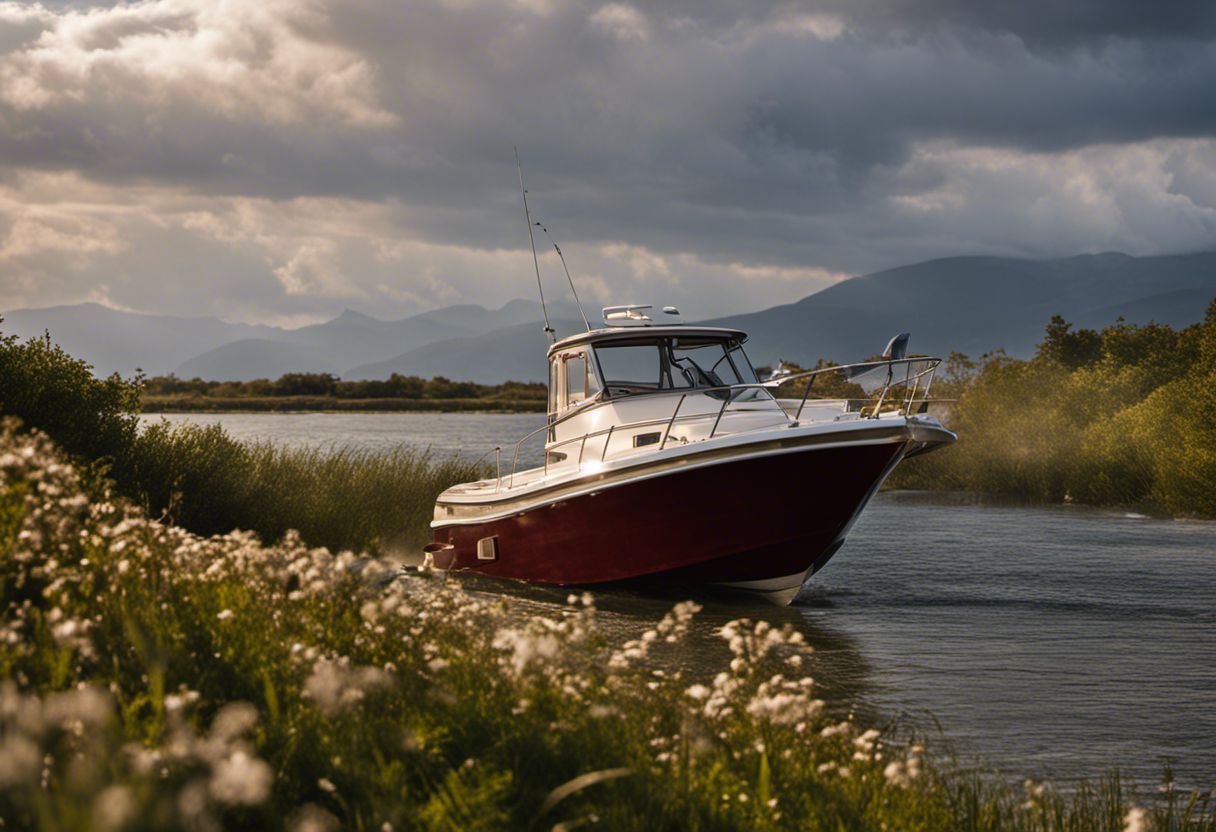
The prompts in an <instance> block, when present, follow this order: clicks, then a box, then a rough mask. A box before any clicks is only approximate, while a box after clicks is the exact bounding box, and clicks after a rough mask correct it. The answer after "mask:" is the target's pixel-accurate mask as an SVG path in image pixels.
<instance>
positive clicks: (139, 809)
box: [0, 423, 1216, 832]
mask: <svg viewBox="0 0 1216 832" xmlns="http://www.w3.org/2000/svg"><path fill="white" fill-rule="evenodd" d="M13 428H14V425H13V424H12V423H9V424H6V425H4V426H3V429H2V430H0V636H2V637H0V675H2V676H3V678H4V679H5V680H7V681H5V682H3V683H0V745H2V748H0V751H2V753H0V819H2V820H3V822H4V825H5V826H6V827H11V828H36V829H47V830H50V829H63V828H74V829H93V828H96V829H177V828H180V829H198V828H215V825H216V824H221V825H222V826H223V827H225V828H234V829H241V828H248V829H276V828H283V827H285V826H291V827H293V828H304V827H303V825H302V824H305V823H308V824H311V825H310V826H308V828H311V829H334V828H337V827H338V826H339V825H341V827H342V828H348V829H377V830H380V829H437V830H468V829H487V830H488V829H505V828H511V829H559V828H560V829H571V828H575V827H576V826H581V825H587V824H591V823H597V822H598V824H599V825H600V827H601V828H605V829H648V830H654V829H659V830H661V829H673V830H674V829H702V830H716V829H722V830H725V829H799V830H832V831H833V832H836V830H842V829H874V830H877V829H899V830H940V829H974V830H986V829H1025V830H1078V832H1082V831H1083V830H1112V831H1113V832H1118V830H1121V829H1123V828H1124V825H1125V823H1128V828H1135V829H1143V828H1145V826H1143V825H1135V826H1133V825H1132V824H1138V823H1140V822H1141V821H1142V820H1145V819H1147V814H1143V813H1139V810H1132V809H1131V807H1130V806H1129V800H1130V798H1131V796H1130V795H1129V794H1127V793H1126V792H1124V791H1122V790H1121V789H1120V786H1119V783H1118V780H1117V778H1112V779H1108V780H1106V781H1104V782H1103V783H1102V784H1101V785H1100V786H1099V787H1098V788H1097V789H1091V788H1088V787H1084V788H1082V789H1081V790H1080V791H1079V792H1077V793H1076V794H1073V795H1069V796H1061V795H1060V794H1057V793H1056V792H1054V791H1052V790H1051V789H1050V788H1043V787H1039V786H1033V787H1027V789H1023V788H1021V787H1020V786H1019V787H1012V786H1004V785H1001V784H999V783H991V782H981V781H979V780H977V779H976V778H974V777H973V776H969V775H967V774H963V773H957V772H954V771H953V770H952V769H950V768H949V767H939V766H938V765H936V764H935V763H934V761H933V757H932V756H931V755H930V756H928V757H926V755H925V753H924V752H923V750H922V749H921V748H920V747H919V746H916V745H914V744H913V743H912V742H911V741H909V740H907V739H900V738H898V737H895V736H888V735H884V734H882V733H880V732H879V731H877V730H872V729H866V728H865V726H858V725H856V724H854V723H852V722H844V723H838V722H836V721H835V720H834V719H832V718H830V717H829V715H828V714H827V713H826V712H825V711H824V709H823V708H822V706H821V704H820V703H819V702H818V701H817V700H816V699H815V685H814V683H813V682H811V681H810V680H809V679H803V678H801V677H802V676H803V673H804V667H805V662H806V660H807V659H808V658H810V657H809V655H808V652H809V651H808V649H807V648H806V647H805V646H804V645H802V644H801V641H800V639H799V637H798V636H797V634H796V633H793V632H791V631H779V630H774V629H773V628H771V627H769V626H768V625H766V624H764V623H753V622H749V621H740V622H735V623H733V624H730V625H728V626H727V627H725V628H724V629H723V632H722V636H723V638H724V640H725V642H726V644H727V645H728V646H729V650H730V656H731V659H730V663H729V665H728V666H723V667H722V668H721V672H720V673H719V674H718V675H717V676H716V677H714V678H712V679H709V678H707V679H705V680H694V679H691V678H685V677H683V676H682V675H680V674H679V673H674V672H671V671H670V670H669V671H668V672H667V673H661V672H659V671H657V670H656V669H655V668H656V665H657V664H660V663H661V664H664V665H665V666H667V667H668V668H670V667H671V666H672V664H675V665H676V666H678V664H679V651H680V642H681V639H682V637H683V634H684V633H685V632H686V630H687V627H688V623H689V620H690V618H691V616H693V615H695V613H696V607H695V605H680V606H678V607H677V608H676V609H675V610H673V612H672V614H671V615H669V616H668V617H667V618H666V619H664V620H663V621H662V622H660V623H659V624H657V625H656V626H655V628H654V629H653V630H652V631H650V632H649V633H647V634H646V635H645V636H643V637H642V638H641V639H639V640H637V641H632V642H627V643H625V644H613V643H610V642H607V641H605V640H604V639H603V638H602V637H601V636H600V635H599V634H598V631H597V627H596V613H595V608H594V605H593V602H592V600H591V599H590V597H589V596H584V597H581V598H572V599H571V602H570V605H569V606H568V607H567V608H566V609H565V610H562V611H557V612H553V613H551V614H549V615H546V616H531V617H525V616H524V615H523V614H522V613H520V612H516V613H515V614H514V615H512V616H508V615H507V607H506V606H505V604H506V602H504V601H496V600H486V599H484V598H475V597H472V596H470V595H467V594H465V593H464V592H463V591H461V590H460V589H459V587H457V586H455V585H454V582H444V581H440V580H434V579H429V578H427V577H425V576H422V577H417V578H409V579H405V578H399V577H394V575H393V574H392V572H391V571H389V570H387V568H386V567H383V566H381V565H379V564H378V563H377V562H375V561H365V560H360V559H359V558H356V557H355V556H354V555H351V554H349V553H346V554H341V555H334V554H332V553H330V552H329V551H327V550H324V549H315V548H309V547H307V546H305V545H304V544H302V543H301V542H300V541H299V539H298V538H297V537H294V536H288V537H287V538H286V539H285V540H283V541H282V542H281V543H278V544H277V545H274V546H263V545H261V544H259V543H258V542H257V541H256V539H255V538H253V537H252V536H249V535H241V534H234V535H228V536H223V537H213V538H210V539H204V538H199V537H195V536H193V535H191V534H189V533H187V532H185V531H183V530H181V529H179V528H175V527H172V526H165V525H162V524H160V523H156V522H151V521H149V520H147V519H146V518H145V517H144V516H143V515H142V514H141V513H140V512H139V511H137V510H135V509H133V508H131V507H130V506H127V505H124V504H122V503H121V502H120V501H117V500H115V499H114V498H112V497H110V496H108V495H106V494H105V493H104V492H103V491H100V490H99V486H97V485H96V484H94V485H92V486H90V485H89V484H88V483H87V482H86V481H83V480H81V478H80V477H79V476H78V475H77V473H76V471H75V470H74V469H73V468H72V467H71V466H69V465H65V464H63V462H62V459H61V458H60V457H59V456H58V454H57V453H56V452H55V451H54V449H53V448H52V447H51V445H50V443H49V442H47V441H46V440H45V439H42V438H40V437H38V436H30V435H28V434H25V435H17V434H14V433H13ZM1154 800H1155V801H1156V803H1155V808H1154V809H1153V813H1155V814H1154V818H1153V819H1154V822H1153V828H1156V829H1162V830H1165V829H1182V830H1205V832H1211V830H1212V829H1214V828H1216V824H1214V823H1213V821H1212V820H1211V819H1210V817H1209V818H1208V819H1207V820H1201V819H1200V817H1199V815H1200V812H1198V811H1195V810H1194V809H1192V811H1191V813H1190V815H1189V816H1188V815H1187V810H1186V809H1185V807H1184V804H1185V803H1186V801H1187V798H1185V797H1183V798H1179V796H1177V795H1175V794H1173V793H1170V794H1168V795H1167V796H1166V797H1156V798H1154ZM1198 808H1199V809H1202V808H1203V807H1202V806H1200V807H1198Z"/></svg>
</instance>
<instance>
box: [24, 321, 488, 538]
mask: <svg viewBox="0 0 1216 832" xmlns="http://www.w3.org/2000/svg"><path fill="white" fill-rule="evenodd" d="M141 382H142V379H140V378H136V379H133V380H129V381H128V380H124V379H122V378H121V377H119V376H117V375H115V376H111V377H110V378H106V379H98V378H95V377H94V376H93V373H92V367H90V366H89V365H88V364H87V363H85V362H84V361H80V360H77V359H74V358H72V357H71V356H69V355H68V354H67V353H65V352H64V351H63V350H62V349H60V348H59V347H58V346H56V345H55V344H53V343H52V342H51V341H50V339H49V337H47V338H35V339H31V340H28V341H25V342H21V341H18V340H17V339H16V338H15V337H13V336H7V337H3V338H0V413H3V414H7V415H11V416H16V417H18V418H19V419H21V420H22V422H23V423H24V424H25V425H28V426H30V427H34V428H38V429H40V430H42V431H44V432H46V433H47V434H48V435H49V436H50V437H51V438H52V439H54V440H55V441H56V442H57V443H59V444H60V445H61V446H62V447H63V448H64V449H65V450H67V451H68V452H70V453H71V454H73V455H74V456H76V457H77V458H78V459H81V460H84V461H87V462H97V463H100V464H101V467H102V470H104V471H106V472H108V474H109V476H110V477H112V478H113V480H114V482H115V484H116V487H117V489H118V490H119V492H120V493H122V494H123V495H125V496H127V497H129V498H131V499H133V500H135V501H136V502H137V503H138V504H139V505H141V506H143V507H144V508H145V509H146V510H147V511H149V512H150V513H151V514H152V515H153V516H161V515H167V516H168V517H169V518H171V519H172V520H173V521H174V522H177V523H180V524H181V525H182V526H184V527H185V528H188V529H190V530H192V531H194V532H197V533H200V534H216V533H223V532H228V531H231V530H233V529H238V528H239V529H244V530H247V531H253V532H256V533H258V534H259V535H260V536H261V537H262V539H263V540H265V541H274V540H278V539H279V538H280V537H282V536H283V535H284V534H285V533H286V532H287V531H288V530H290V529H295V530H297V531H299V532H300V533H301V534H302V535H303V536H304V538H305V539H306V540H308V541H309V542H310V543H313V544H315V545H319V546H328V547H331V548H334V549H347V548H354V549H372V550H375V551H386V550H389V549H395V548H400V547H407V548H417V546H418V545H419V544H420V543H421V542H422V541H423V540H424V539H425V538H426V537H427V533H428V527H427V523H428V521H429V520H430V518H431V511H432V508H433V506H434V502H435V497H436V496H437V495H438V494H439V492H440V491H442V490H443V489H444V488H446V487H448V486H449V485H451V484H452V483H455V482H460V481H465V480H470V479H475V478H476V477H477V476H479V475H480V474H481V473H483V472H482V471H481V469H479V468H477V467H475V466H473V465H472V464H470V463H468V462H464V461H461V460H459V459H456V458H447V459H438V458H435V457H433V456H431V455H430V454H428V453H425V452H418V451H413V450H410V449H405V448H402V449H399V450H396V451H393V452H390V453H373V452H369V451H365V450H358V449H351V448H335V449H332V450H324V451H321V450H289V449H284V448H278V447H274V446H272V445H270V444H248V443H242V442H238V441H236V440H234V439H232V438H231V437H230V436H228V435H227V434H226V433H225V432H224V431H223V429H222V428H220V427H219V426H206V427H203V426H195V425H179V426H171V425H169V424H168V423H165V422H161V423H158V424H153V425H151V426H149V427H147V428H145V429H143V430H142V431H141V430H140V426H139V421H138V419H137V417H136V415H135V414H136V413H137V412H138V410H139V406H140V385H141Z"/></svg>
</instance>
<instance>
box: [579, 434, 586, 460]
mask: <svg viewBox="0 0 1216 832" xmlns="http://www.w3.org/2000/svg"><path fill="white" fill-rule="evenodd" d="M585 450H587V434H585V433H584V434H583V441H582V444H580V445H579V446H578V464H579V465H582V464H583V451H585Z"/></svg>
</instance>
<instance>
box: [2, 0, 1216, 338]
mask: <svg viewBox="0 0 1216 832" xmlns="http://www.w3.org/2000/svg"><path fill="white" fill-rule="evenodd" d="M947 7H950V8H953V7H954V5H953V4H943V5H942V7H941V8H942V9H946V11H945V12H942V11H941V9H938V10H937V11H935V12H933V13H932V14H930V13H929V12H926V14H928V16H929V18H930V19H929V20H927V21H924V22H917V23H916V24H915V25H913V24H912V23H908V21H907V18H906V17H904V16H903V15H902V14H895V13H894V12H892V11H891V9H890V8H889V4H869V3H867V2H861V1H860V0H859V2H850V3H841V2H834V1H833V0H811V2H808V3H797V4H795V3H790V2H786V0H771V2H770V1H768V0H763V1H759V2H750V1H749V2H742V0H739V2H732V0H723V1H722V2H718V0H715V2H712V3H704V2H699V0H654V2H648V3H645V4H642V3H636V4H632V3H626V2H608V3H604V2H603V0H567V1H565V2H559V0H511V2H505V1H504V2H492V1H491V0H440V1H438V2H428V3H417V4H409V5H408V6H404V7H403V6H402V5H400V4H398V3H393V2H388V0H362V2H359V3H354V4H351V3H337V2H334V0H142V2H138V3H121V4H117V5H113V6H109V7H97V8H88V9H84V8H73V7H68V8H59V7H58V6H56V7H54V8H49V7H42V6H36V5H27V4H15V3H4V2H0V265H2V266H3V269H2V270H0V305H3V306H7V307H11V306H14V305H33V304H45V303H53V302H70V301H76V300H81V299H85V298H89V297H97V298H104V299H105V302H107V303H111V304H114V305H124V306H129V307H132V308H140V309H145V310H149V311H167V312H176V313H178V314H203V313H207V314H218V315H220V316H222V317H227V318H229V319H242V320H293V321H296V320H304V319H309V318H315V317H324V316H326V315H330V314H334V313H336V312H337V311H338V310H340V309H341V307H342V306H347V305H350V306H356V307H358V308H361V309H363V310H364V311H367V312H371V313H373V314H379V315H383V316H385V317H389V316H393V315H405V314H408V313H410V312H412V311H417V310H418V309H419V308H422V307H426V306H433V305H438V304H444V303H453V302H482V303H486V304H490V305H492V304H496V303H501V302H503V301H506V300H509V299H511V298H513V297H520V296H524V297H531V296H532V294H533V292H534V277H533V275H532V266H531V256H530V253H528V251H527V248H526V246H527V237H526V235H524V234H523V233H522V232H523V228H522V221H521V218H520V216H519V204H518V192H517V191H516V190H515V187H516V183H515V171H514V165H513V160H512V156H511V151H510V148H511V146H512V144H518V145H519V146H520V151H521V154H522V155H523V156H524V161H525V165H526V169H527V173H528V177H529V186H530V188H531V189H532V194H531V196H530V199H532V200H533V208H534V209H535V211H536V212H537V213H538V215H539V216H540V217H541V218H543V219H545V220H546V221H549V220H552V221H554V222H557V223H558V224H560V225H561V226H562V227H561V228H560V229H555V230H556V231H560V234H561V237H560V239H561V242H562V244H563V249H564V250H565V252H566V254H567V256H568V259H569V261H570V266H571V270H572V272H573V274H574V277H575V279H576V280H577V281H578V282H579V286H580V287H581V289H580V290H581V291H583V292H584V293H585V296H586V297H587V298H588V299H594V300H595V301H597V302H603V303H613V302H621V301H635V300H648V299H653V300H655V301H657V302H670V303H675V304H677V305H680V306H681V308H684V309H685V310H686V312H687V313H688V314H689V316H690V317H699V316H701V317H704V316H712V315H718V314H723V313H725V312H728V311H735V310H740V309H755V308H759V307H763V306H766V305H770V304H774V303H781V302H789V301H792V300H795V299H797V298H798V297H801V296H803V295H805V294H808V293H810V292H812V291H814V290H816V289H819V288H823V287H824V286H827V285H830V284H831V283H832V282H834V281H836V280H838V279H840V278H841V276H842V275H843V274H845V273H860V272H865V271H871V270H874V269H876V268H879V267H883V266H891V265H897V264H900V263H906V262H911V261H914V260H918V259H927V258H930V257H937V256H943V255H950V254H959V253H977V252H986V253H998V254H1012V255H1030V256H1054V255H1066V254H1072V253H1076V252H1079V251H1086V250H1102V249H1121V250H1125V251H1128V252H1130V253H1139V254H1148V253H1160V252H1169V251H1178V250H1190V249H1197V248H1213V247H1216V226H1214V220H1213V216H1212V211H1213V210H1214V209H1216V143H1214V141H1213V139H1212V138H1211V135H1212V133H1213V132H1214V131H1216V126H1214V125H1216V121H1214V120H1213V118H1212V115H1211V113H1212V110H1211V108H1210V107H1202V106H1199V105H1197V104H1196V103H1195V102H1196V101H1204V100H1206V99H1205V98H1203V94H1205V93H1206V92H1207V91H1209V90H1210V89H1211V86H1212V80H1213V79H1214V78H1216V51H1213V50H1212V49H1211V43H1210V42H1209V41H1205V40H1202V37H1206V35H1196V37H1195V38H1191V39H1178V40H1161V39H1153V38H1150V37H1146V38H1137V37H1136V36H1135V34H1134V33H1132V34H1130V35H1126V34H1125V35H1123V36H1121V37H1118V38H1105V39H1103V38H1099V39H1093V38H1090V39H1084V38H1081V39H1080V40H1078V41H1076V42H1077V43H1081V44H1082V46H1081V47H1076V46H1075V44H1074V43H1073V42H1072V41H1068V40H1067V39H1066V38H1062V39H1057V40H1056V41H1053V44H1054V47H1053V49H1050V50H1044V49H1036V48H1034V45H1033V44H1032V43H1030V42H1029V41H1027V40H1025V39H1022V38H1020V37H1018V36H1015V35H1014V34H1011V33H1010V32H1009V31H1006V30H1004V29H1000V28H999V27H997V28H992V29H991V30H988V29H984V27H983V25H981V24H983V23H984V21H983V20H981V19H980V18H981V17H983V15H980V14H979V12H976V13H974V14H968V15H966V16H965V17H966V20H965V21H964V22H963V23H962V24H958V25H956V22H955V21H952V20H951V19H949V13H948V12H949V9H948V8H947ZM995 17H997V18H999V17H1000V15H995ZM1019 20H1021V22H1022V24H1024V25H1025V26H1035V27H1041V25H1042V21H1038V20H1037V18H1036V19H1035V20H1030V19H1029V18H1027V19H1025V20H1022V19H1021V18H1019ZM884 21H894V23H892V24H891V25H889V26H887V28H884V26H886V25H887V24H886V23H884ZM977 21H978V22H977ZM922 23H923V25H922ZM1019 31H1020V30H1019ZM1103 31H1105V30H1103ZM1179 136H1187V137H1190V138H1178V137H1179ZM540 248H541V249H542V264H541V265H542V269H544V274H545V280H546V286H547V287H552V288H551V291H552V292H554V293H557V294H560V293H562V292H563V291H565V290H564V289H563V287H564V284H565V279H564V276H563V275H562V272H561V269H560V264H559V263H557V261H556V259H555V258H554V256H553V254H552V252H551V251H548V252H546V249H547V243H541V244H540ZM101 287H104V289H103V288H101Z"/></svg>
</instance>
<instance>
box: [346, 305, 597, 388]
mask: <svg viewBox="0 0 1216 832" xmlns="http://www.w3.org/2000/svg"><path fill="white" fill-rule="evenodd" d="M588 317H590V316H588ZM551 325H552V326H553V328H554V329H555V330H557V332H558V337H565V336H567V335H572V334H574V333H575V332H581V331H582V330H583V324H582V321H580V320H578V319H576V318H553V319H552V320H551ZM547 347H548V341H547V340H546V338H545V334H544V328H543V325H542V324H541V322H540V321H534V322H532V323H527V324H519V325H517V326H510V327H503V328H501V329H495V330H491V331H490V332H487V333H485V334H484V335H478V336H474V337H469V338H456V339H453V340H450V341H437V342H435V343H432V344H427V345H425V346H422V347H418V348H416V349H412V350H409V351H407V352H404V353H402V354H401V355H398V356H395V357H393V358H390V359H387V360H385V361H377V362H374V363H370V364H361V365H359V366H357V367H352V368H351V369H349V370H347V371H346V372H344V373H343V374H342V377H343V378H350V379H358V378H388V377H389V376H390V375H392V374H393V373H401V374H403V375H415V376H422V377H423V378H433V377H434V376H446V377H447V378H451V379H457V380H460V381H475V382H477V383H478V384H491V383H494V384H497V383H500V382H503V381H544V380H545V378H546V376H547V374H548V370H547V369H546V367H545V350H546V349H547ZM489 379H496V381H494V382H491V381H489Z"/></svg>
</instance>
